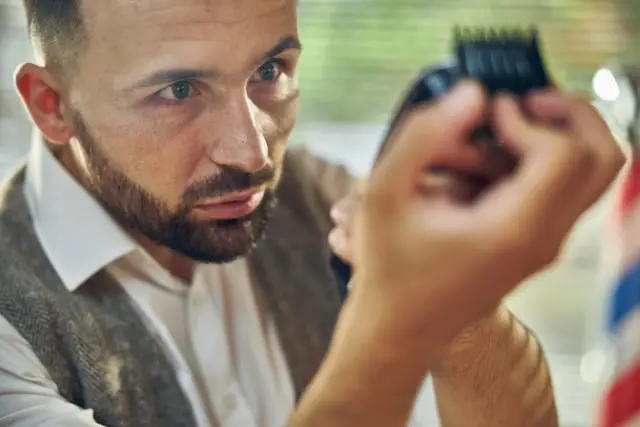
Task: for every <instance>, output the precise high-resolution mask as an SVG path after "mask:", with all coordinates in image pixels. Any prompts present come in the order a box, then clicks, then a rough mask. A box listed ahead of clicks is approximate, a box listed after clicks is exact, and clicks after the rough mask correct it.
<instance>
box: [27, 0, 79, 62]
mask: <svg viewBox="0 0 640 427" xmlns="http://www.w3.org/2000/svg"><path fill="white" fill-rule="evenodd" d="M80 1H81V0H23V3H24V9H25V13H26V15H27V24H28V28H29V34H30V36H31V38H32V40H33V41H34V43H37V44H38V46H37V47H38V48H40V49H41V50H42V54H43V55H44V59H45V61H46V62H47V65H50V66H53V67H55V68H56V69H58V70H59V71H63V72H65V73H66V72H68V71H69V70H71V69H73V67H74V66H75V65H76V64H75V62H76V60H77V57H78V54H79V51H80V49H81V47H82V46H81V45H82V42H83V41H84V39H85V36H86V34H85V29H84V26H83V20H82V12H81V9H80V6H81V5H80Z"/></svg>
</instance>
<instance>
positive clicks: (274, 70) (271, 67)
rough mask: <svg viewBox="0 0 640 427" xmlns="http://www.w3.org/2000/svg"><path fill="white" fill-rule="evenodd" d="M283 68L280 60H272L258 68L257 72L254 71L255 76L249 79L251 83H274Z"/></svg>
mask: <svg viewBox="0 0 640 427" xmlns="http://www.w3.org/2000/svg"><path fill="white" fill-rule="evenodd" d="M284 66H285V64H284V61H283V60H281V59H274V60H272V61H269V62H267V63H265V64H263V65H262V66H261V67H260V68H258V71H256V72H255V74H254V75H253V76H252V77H251V81H254V82H255V81H263V82H272V81H276V80H278V79H279V78H280V76H281V75H282V72H283V70H284Z"/></svg>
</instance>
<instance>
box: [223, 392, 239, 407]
mask: <svg viewBox="0 0 640 427" xmlns="http://www.w3.org/2000/svg"><path fill="white" fill-rule="evenodd" d="M223 403H224V406H225V408H227V410H228V411H233V410H234V409H236V406H237V405H238V400H237V399H236V395H235V394H233V393H227V394H225V395H224V399H223Z"/></svg>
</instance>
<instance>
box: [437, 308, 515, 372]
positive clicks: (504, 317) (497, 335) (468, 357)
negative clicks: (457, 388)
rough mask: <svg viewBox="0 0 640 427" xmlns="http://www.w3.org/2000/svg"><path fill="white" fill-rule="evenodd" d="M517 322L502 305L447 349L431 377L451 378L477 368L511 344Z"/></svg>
mask: <svg viewBox="0 0 640 427" xmlns="http://www.w3.org/2000/svg"><path fill="white" fill-rule="evenodd" d="M513 322H514V317H513V315H512V314H511V313H510V312H509V310H508V309H507V308H506V307H505V306H504V305H500V306H499V307H498V308H496V309H495V310H493V311H492V312H491V313H489V314H488V315H487V316H485V317H483V318H481V319H479V320H477V321H475V322H473V323H471V324H469V325H467V326H466V327H465V328H464V329H463V330H462V331H460V332H459V333H458V334H457V335H456V336H455V337H454V339H453V340H451V341H450V342H449V343H448V344H446V345H445V346H443V348H442V351H441V352H440V354H439V355H438V356H437V357H436V358H435V359H434V362H433V363H432V366H431V373H432V374H433V376H434V377H447V376H456V375H458V374H461V373H462V374H464V373H465V372H468V370H469V369H470V368H471V367H472V366H473V365H476V364H478V363H481V361H482V360H484V359H485V358H486V357H491V354H492V352H493V351H494V349H495V348H496V347H504V346H505V345H506V344H507V342H508V341H509V340H510V337H511V331H512V330H513Z"/></svg>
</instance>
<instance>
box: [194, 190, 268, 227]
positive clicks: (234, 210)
mask: <svg viewBox="0 0 640 427" xmlns="http://www.w3.org/2000/svg"><path fill="white" fill-rule="evenodd" d="M264 193H265V189H264V188H254V189H251V190H246V191H239V192H235V193H231V194H227V195H224V196H221V197H216V198H213V199H209V200H205V201H204V202H202V203H199V204H197V205H196V206H195V208H194V210H196V211H198V212H199V213H200V214H202V215H204V216H206V217H208V218H211V219H220V220H222V219H238V218H242V217H245V216H247V215H250V214H251V213H252V212H253V211H255V210H256V209H257V208H258V206H260V203H261V202H262V199H263V198H264Z"/></svg>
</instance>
